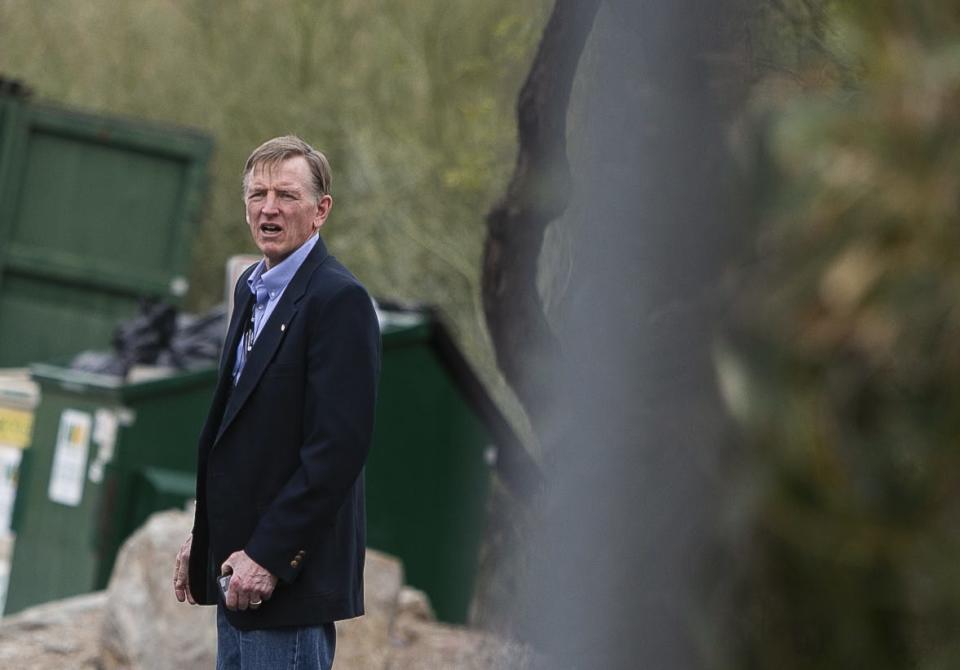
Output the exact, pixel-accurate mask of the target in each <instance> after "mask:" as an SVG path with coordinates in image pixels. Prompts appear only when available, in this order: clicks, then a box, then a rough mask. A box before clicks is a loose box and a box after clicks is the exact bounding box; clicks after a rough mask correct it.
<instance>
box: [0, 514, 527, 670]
mask: <svg viewBox="0 0 960 670" xmlns="http://www.w3.org/2000/svg"><path fill="white" fill-rule="evenodd" d="M190 522H191V518H190V515H189V514H187V513H184V512H177V511H170V512H161V513H159V514H155V515H154V516H153V517H151V519H150V520H149V521H148V522H147V524H146V525H145V526H144V527H143V528H141V529H140V530H139V531H138V532H137V533H136V534H135V535H134V536H133V537H131V538H130V540H128V541H127V543H126V544H125V545H124V547H123V549H122V550H121V552H120V555H119V556H118V558H117V565H116V567H115V569H114V573H113V576H112V578H111V581H110V584H109V587H108V588H107V590H106V591H103V592H99V593H92V594H89V595H84V596H79V597H76V598H70V599H67V600H61V601H56V602H53V603H48V604H45V605H41V606H38V607H34V608H32V609H29V610H26V611H24V612H22V613H20V614H17V615H16V616H12V617H8V618H4V619H0V668H29V669H30V670H70V669H74V668H76V669H87V668H90V669H96V670H121V669H123V670H187V669H189V668H212V667H213V666H214V657H215V653H216V636H215V625H214V610H213V608H210V607H189V606H187V605H183V604H180V603H178V602H176V600H175V599H174V597H173V591H172V586H171V569H169V566H170V565H171V563H172V557H173V556H175V555H176V551H177V548H178V547H179V545H180V542H182V540H183V538H184V537H185V536H186V534H187V533H188V532H189V528H190ZM158 566H163V569H157V568H158ZM365 580H366V585H365V592H366V610H367V614H366V615H365V616H363V617H360V618H359V619H354V620H351V621H346V622H340V623H338V624H337V656H336V661H335V663H334V667H335V669H336V670H426V669H429V670H447V669H449V670H473V669H477V670H480V669H483V670H533V669H534V668H539V667H542V666H543V662H542V659H539V658H538V657H537V656H536V655H535V654H534V653H532V652H531V651H530V649H529V648H527V647H524V646H522V645H519V644H515V643H512V642H508V641H504V640H501V639H499V638H496V637H494V636H491V635H488V634H485V633H482V632H479V631H475V630H471V629H468V628H465V627H461V626H450V625H446V624H441V623H438V622H437V621H436V620H435V618H434V616H433V611H432V609H431V607H430V602H429V600H428V599H427V597H426V595H425V594H423V593H422V592H421V591H417V590H416V589H412V588H410V587H407V586H405V585H404V583H403V567H402V565H401V564H400V562H399V561H398V560H396V559H395V558H392V557H390V556H387V555H385V554H381V553H379V552H375V551H368V552H367V563H366V573H365Z"/></svg>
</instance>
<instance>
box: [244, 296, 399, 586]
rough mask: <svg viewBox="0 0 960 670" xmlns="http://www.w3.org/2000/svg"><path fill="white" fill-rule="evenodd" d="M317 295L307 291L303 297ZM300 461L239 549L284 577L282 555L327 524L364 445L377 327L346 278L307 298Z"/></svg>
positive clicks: (376, 367)
mask: <svg viewBox="0 0 960 670" xmlns="http://www.w3.org/2000/svg"><path fill="white" fill-rule="evenodd" d="M311 298H313V300H317V298H316V297H315V296H311V297H308V298H306V299H307V300H311ZM305 307H306V309H307V315H306V318H307V324H306V327H307V337H308V338H309V340H308V343H307V347H306V349H307V360H306V366H307V370H306V379H305V391H304V419H303V422H304V426H303V444H302V445H301V447H300V465H299V467H298V468H297V469H296V470H295V471H294V473H293V475H292V476H291V477H290V478H289V479H288V480H287V482H286V483H285V484H284V486H283V487H282V488H281V490H280V492H279V493H278V495H277V496H276V497H275V498H274V500H273V502H272V503H271V505H270V507H269V508H268V509H267V510H266V511H265V513H264V514H263V516H262V517H261V519H260V521H259V523H258V525H257V527H256V529H255V531H254V533H253V535H252V536H251V538H250V540H249V542H248V543H247V546H246V548H245V551H246V552H247V555H249V556H250V557H251V558H252V559H253V560H255V561H256V562H257V563H259V564H260V565H262V566H263V567H265V568H266V569H267V570H269V571H270V572H271V573H272V574H273V575H276V576H277V577H279V578H280V579H282V580H283V581H285V582H291V581H293V580H294V579H296V577H297V575H298V574H299V570H300V568H294V567H292V566H291V565H290V557H291V556H294V555H296V553H297V552H298V551H299V550H300V549H301V548H303V547H307V546H311V540H312V538H315V537H316V536H317V532H316V530H317V528H320V527H323V526H326V525H328V524H332V523H333V522H334V521H335V518H336V515H337V511H338V510H339V509H340V506H341V505H342V504H343V502H344V501H345V499H346V497H347V496H348V495H349V494H350V492H351V489H352V487H353V485H354V482H355V481H356V479H357V477H358V476H359V475H360V472H361V470H362V468H363V465H364V463H365V461H366V458H367V453H368V452H369V450H370V442H371V438H372V434H373V421H374V409H375V404H376V390H377V382H378V379H379V374H380V354H381V350H380V347H381V344H380V327H379V324H378V322H377V316H376V312H375V310H374V308H373V303H372V301H371V300H370V296H369V295H368V294H367V292H366V291H365V290H364V288H363V287H362V286H360V285H358V284H348V285H346V286H345V287H343V288H341V289H340V290H339V291H338V292H337V293H336V294H335V295H333V296H332V297H330V298H329V299H327V300H326V301H325V302H324V303H323V304H322V305H316V304H312V303H311V302H308V304H307V305H306V306H305Z"/></svg>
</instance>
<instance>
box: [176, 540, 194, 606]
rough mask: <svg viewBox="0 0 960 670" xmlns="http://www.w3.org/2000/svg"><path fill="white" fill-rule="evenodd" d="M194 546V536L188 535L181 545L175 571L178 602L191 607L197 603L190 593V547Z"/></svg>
mask: <svg viewBox="0 0 960 670" xmlns="http://www.w3.org/2000/svg"><path fill="white" fill-rule="evenodd" d="M191 544H193V534H192V533H191V534H190V535H187V539H186V540H184V542H183V544H182V545H180V551H178V552H177V566H176V567H175V568H174V569H173V593H174V595H176V596H177V600H179V601H180V602H183V601H184V600H186V601H188V602H189V603H190V604H191V605H196V604H197V601H196V600H194V599H193V594H192V593H190V545H191Z"/></svg>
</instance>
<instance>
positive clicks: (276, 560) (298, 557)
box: [190, 240, 380, 630]
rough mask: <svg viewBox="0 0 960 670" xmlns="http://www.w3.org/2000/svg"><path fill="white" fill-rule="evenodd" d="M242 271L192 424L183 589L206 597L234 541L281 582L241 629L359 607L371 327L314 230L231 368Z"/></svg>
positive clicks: (242, 615)
mask: <svg viewBox="0 0 960 670" xmlns="http://www.w3.org/2000/svg"><path fill="white" fill-rule="evenodd" d="M252 270H253V267H251V268H248V269H247V270H246V271H245V272H244V274H243V276H242V277H241V278H240V281H239V282H238V283H237V286H236V289H235V307H234V310H233V314H232V316H231V319H230V326H229V329H228V331H227V339H226V342H225V344H224V350H223V355H222V356H221V360H220V378H219V382H218V384H217V389H216V391H215V393H214V397H213V402H212V404H211V407H210V413H209V414H208V416H207V421H206V423H205V425H204V427H203V431H202V433H201V434H200V443H199V455H198V467H197V508H196V516H195V520H194V527H193V545H192V549H191V553H190V585H191V591H192V594H193V596H194V599H195V600H196V601H197V602H199V603H201V604H206V605H211V604H215V603H216V602H217V600H218V599H219V598H221V597H222V596H221V595H220V590H219V587H218V585H217V584H216V581H215V579H216V576H217V574H218V572H219V566H220V565H221V564H222V563H223V561H224V560H226V559H227V557H228V556H229V555H230V554H231V553H233V552H234V551H237V550H240V549H243V550H245V551H246V552H247V554H248V555H249V556H250V557H251V558H252V559H253V560H254V561H256V562H257V563H259V564H260V565H262V566H263V567H265V568H266V569H267V570H269V571H270V572H271V573H272V574H273V575H275V576H277V577H278V578H279V580H280V581H279V583H278V585H277V588H276V590H275V591H274V593H273V596H272V597H271V598H270V599H269V600H267V601H265V602H264V604H263V605H262V606H261V607H259V608H258V609H256V610H247V611H246V612H239V611H238V612H230V611H228V612H227V618H228V619H229V621H230V623H232V624H233V625H234V626H236V627H237V628H240V629H244V630H251V629H258V628H276V627H280V626H307V625H316V624H320V623H326V622H330V621H335V620H338V619H347V618H350V617H355V616H359V615H361V614H363V561H364V549H365V544H366V525H365V524H366V521H365V514H364V492H363V466H364V462H365V461H366V458H367V452H368V451H369V448H370V440H371V434H372V430H373V416H374V405H375V400H376V387H377V380H378V378H379V373H380V329H379V325H378V323H377V316H376V312H375V310H374V308H373V304H372V302H371V300H370V297H369V295H368V294H367V292H366V290H365V289H364V288H363V286H362V285H361V284H360V282H359V281H357V279H356V278H355V277H354V276H353V275H352V274H350V272H349V271H348V270H347V269H346V268H345V267H344V266H343V265H341V264H340V262H339V261H337V260H336V259H335V258H334V257H333V256H332V255H330V254H329V253H328V252H327V250H326V247H325V246H324V244H323V241H322V240H318V242H317V244H316V246H315V247H314V249H313V250H312V251H311V252H310V254H309V255H308V256H307V257H306V259H305V260H304V262H303V265H301V267H300V269H299V270H298V271H297V273H296V274H295V275H294V277H293V279H292V280H291V281H290V284H289V285H288V286H287V288H286V290H285V291H284V293H283V295H282V296H281V298H280V301H279V302H278V303H277V306H276V308H275V309H274V311H273V313H272V314H271V315H270V318H269V319H268V320H267V322H266V324H264V326H263V330H262V331H261V332H260V335H259V336H258V337H257V340H256V342H255V344H254V345H253V350H252V351H251V352H250V354H249V356H248V358H247V361H246V363H245V364H244V369H243V373H242V374H241V375H240V379H239V382H238V384H237V386H236V387H235V388H234V387H233V383H232V378H231V372H232V370H233V366H234V359H235V357H236V349H237V344H238V342H239V339H240V337H242V333H243V330H244V328H245V327H246V324H247V322H248V321H249V318H250V310H251V309H252V304H253V302H254V300H253V296H252V294H251V293H250V290H249V288H248V287H247V281H246V280H247V277H248V276H249V275H250V273H251V272H252Z"/></svg>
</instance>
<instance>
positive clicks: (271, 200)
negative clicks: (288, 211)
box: [263, 192, 279, 214]
mask: <svg viewBox="0 0 960 670" xmlns="http://www.w3.org/2000/svg"><path fill="white" fill-rule="evenodd" d="M277 211H279V210H278V209H277V196H276V195H274V194H273V192H268V193H267V197H266V199H265V200H264V201H263V212H264V213H265V214H271V213H274V212H277Z"/></svg>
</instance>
